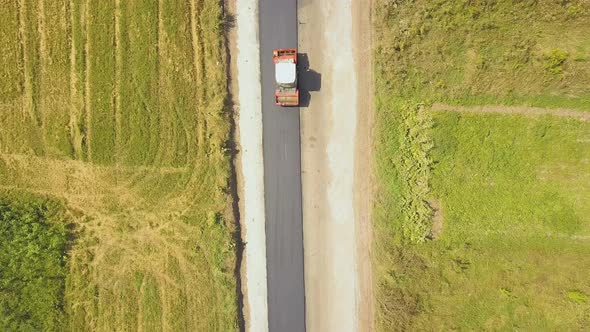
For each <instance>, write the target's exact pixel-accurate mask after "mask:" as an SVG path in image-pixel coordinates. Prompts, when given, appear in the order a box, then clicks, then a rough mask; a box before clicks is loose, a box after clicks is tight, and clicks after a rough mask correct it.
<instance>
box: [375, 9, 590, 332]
mask: <svg viewBox="0 0 590 332" xmlns="http://www.w3.org/2000/svg"><path fill="white" fill-rule="evenodd" d="M374 17H375V23H374V24H375V26H374V29H375V30H374V33H375V46H376V51H375V77H376V82H375V88H376V112H377V115H376V121H377V124H376V137H375V143H376V172H377V179H378V192H377V195H376V197H377V201H376V203H375V208H374V215H375V217H374V231H375V242H374V248H373V250H374V257H375V258H374V278H375V293H376V306H377V312H376V324H377V329H378V330H380V331H396V330H397V331H402V330H403V331H407V330H515V329H516V330H528V331H541V330H583V329H584V328H586V327H587V326H588V325H589V324H590V283H588V280H589V279H588V274H587V272H586V271H588V270H589V269H590V122H589V121H584V120H581V119H579V118H575V117H572V116H569V117H568V116H567V115H565V116H564V115H563V114H562V115H561V116H556V115H555V116H554V115H535V114H534V112H526V113H523V112H520V113H518V114H516V113H515V114H506V113H510V112H503V113H502V114H493V113H485V114H484V113H478V112H475V111H474V112H453V111H452V110H453V108H454V106H461V107H471V106H477V105H479V106H483V105H495V106H500V108H502V107H504V108H503V110H505V111H506V110H510V108H509V106H513V105H516V106H522V107H532V106H534V107H542V108H546V109H557V108H560V109H562V110H563V109H567V110H568V111H573V112H590V81H589V80H590V75H589V74H590V38H588V37H587V36H589V35H590V25H588V22H590V3H589V2H588V1H583V0H580V1H575V0H572V1H561V2H553V1H514V2H513V1H442V0H440V1H438V0H436V1H412V2H406V1H377V2H376V3H375V12H374ZM435 103H437V104H445V105H447V106H445V107H443V108H444V109H448V110H449V111H444V110H441V108H440V107H439V108H437V110H436V111H435V110H433V109H432V105H433V104H435ZM562 113H563V112H562ZM570 114H571V113H570Z"/></svg>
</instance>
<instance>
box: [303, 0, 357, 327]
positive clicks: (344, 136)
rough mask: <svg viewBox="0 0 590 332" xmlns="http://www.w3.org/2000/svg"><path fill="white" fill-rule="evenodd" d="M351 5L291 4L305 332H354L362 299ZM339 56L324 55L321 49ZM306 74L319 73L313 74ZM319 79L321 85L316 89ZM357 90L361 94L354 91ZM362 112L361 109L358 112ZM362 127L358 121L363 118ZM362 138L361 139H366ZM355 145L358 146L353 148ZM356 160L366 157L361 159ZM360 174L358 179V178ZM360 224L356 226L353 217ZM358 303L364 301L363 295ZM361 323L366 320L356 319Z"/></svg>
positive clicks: (351, 2) (354, 34)
mask: <svg viewBox="0 0 590 332" xmlns="http://www.w3.org/2000/svg"><path fill="white" fill-rule="evenodd" d="M359 5H360V3H359ZM356 6H357V4H356V3H355V1H354V0H347V1H340V0H339V1H336V0H332V1H324V2H321V3H320V2H316V1H302V2H299V3H298V7H299V8H298V19H299V22H300V25H299V50H300V52H302V53H304V54H306V55H307V58H308V59H309V68H310V70H311V71H312V72H311V74H309V73H307V72H304V73H302V75H303V77H302V80H301V84H302V85H303V86H302V89H303V90H305V89H307V88H309V89H312V91H317V90H318V89H321V91H320V93H315V92H312V93H311V99H310V103H309V107H307V108H302V111H301V144H302V146H301V150H302V162H301V167H302V189H303V225H304V248H305V252H304V255H305V296H306V320H307V322H306V327H307V330H308V331H310V332H313V331H322V332H323V331H359V330H360V329H361V328H364V327H365V326H367V325H368V324H367V323H365V322H361V318H360V317H359V314H360V313H361V312H363V314H364V315H367V313H365V312H364V310H361V309H360V308H359V306H360V305H365V303H364V301H363V300H362V299H361V297H360V296H361V294H360V293H361V292H362V290H361V288H360V287H363V285H362V284H361V283H360V282H359V277H360V273H359V272H360V271H359V267H360V266H359V262H358V259H359V258H361V257H364V255H359V253H360V251H361V250H363V249H361V248H359V247H358V245H359V244H361V245H362V244H365V243H361V242H360V241H358V240H359V234H357V232H358V231H360V228H361V227H360V225H359V222H362V223H365V222H366V221H367V219H366V217H367V214H366V213H362V212H361V211H360V210H359V207H362V206H363V205H364V202H361V201H359V200H358V198H359V194H360V191H359V192H357V190H358V188H357V186H359V181H364V176H365V175H366V174H359V170H360V169H361V168H359V164H358V162H357V158H359V155H357V151H358V149H359V148H361V146H364V145H365V144H366V143H368V141H366V140H363V141H358V137H357V134H359V131H360V132H361V133H362V134H364V133H365V131H366V124H363V128H362V129H361V128H360V127H357V123H358V121H359V117H360V116H364V115H366V112H359V107H360V106H361V105H363V106H366V103H367V102H368V100H363V101H362V104H361V103H360V102H361V101H360V100H359V93H362V92H363V91H364V89H363V90H359V80H358V79H359V76H361V74H364V73H360V72H357V68H359V67H357V63H361V62H363V61H364V59H363V58H362V55H363V53H361V52H360V50H355V47H357V46H358V43H357V42H358V41H360V39H359V40H357V42H355V39H356V38H360V35H357V33H358V32H355V30H356V29H357V28H358V27H357V26H356V24H358V22H359V21H357V19H358V18H357V17H356V15H358V12H357V13H356V14H354V13H353V12H354V11H355V9H356V10H358V7H356ZM331 49H332V50H336V49H337V50H338V52H326V50H331ZM313 71H315V72H317V73H318V74H320V75H318V74H315V75H314V74H313ZM320 79H321V82H320ZM359 91H360V92H359ZM365 111H366V110H365ZM363 121H364V119H363ZM365 138H366V137H365ZM357 144H359V145H357ZM362 157H365V156H364V155H362ZM360 175H362V176H363V178H362V179H361V178H357V176H360ZM359 217H360V218H362V219H360V220H359V219H358V218H359ZM363 297H364V296H363ZM363 320H365V319H363Z"/></svg>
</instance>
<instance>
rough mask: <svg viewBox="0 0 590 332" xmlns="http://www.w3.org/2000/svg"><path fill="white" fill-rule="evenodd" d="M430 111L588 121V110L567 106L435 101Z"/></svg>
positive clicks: (589, 115) (589, 119) (589, 117)
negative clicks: (549, 117)
mask: <svg viewBox="0 0 590 332" xmlns="http://www.w3.org/2000/svg"><path fill="white" fill-rule="evenodd" d="M431 110H432V111H447V112H458V113H496V114H522V115H525V116H531V117H535V116H541V115H552V116H557V117H564V118H575V119H577V120H580V121H590V112H586V111H579V110H574V109H567V108H541V107H527V106H499V105H484V106H471V107H468V106H452V105H446V104H441V103H435V104H433V105H432V107H431Z"/></svg>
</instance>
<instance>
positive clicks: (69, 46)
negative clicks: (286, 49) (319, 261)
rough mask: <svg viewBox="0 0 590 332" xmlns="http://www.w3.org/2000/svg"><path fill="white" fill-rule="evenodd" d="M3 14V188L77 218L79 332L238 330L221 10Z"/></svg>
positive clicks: (90, 6) (204, 4)
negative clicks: (55, 204)
mask: <svg viewBox="0 0 590 332" xmlns="http://www.w3.org/2000/svg"><path fill="white" fill-rule="evenodd" d="M0 8H1V10H0V25H1V29H0V64H1V66H0V128H1V130H0V190H2V191H14V190H20V191H25V192H28V193H32V194H36V195H40V196H46V197H52V198H54V199H56V200H58V201H61V202H63V204H64V205H65V206H66V208H67V210H68V213H69V214H70V215H71V218H72V220H74V224H75V234H76V237H75V240H74V242H73V245H72V248H71V249H70V250H69V262H68V265H67V266H68V271H69V272H68V275H67V278H66V286H65V308H64V317H66V318H65V320H64V322H65V323H64V325H65V326H64V329H69V330H72V331H83V330H93V331H114V330H124V331H129V330H167V331H172V330H174V331H182V330H184V331H214V330H216V331H228V330H232V329H235V328H236V326H237V305H236V303H237V301H236V282H235V280H234V275H233V271H234V265H235V244H234V242H233V232H234V224H233V216H232V212H231V209H230V207H229V203H228V202H229V201H231V197H230V194H229V193H228V189H227V188H228V178H229V174H230V160H229V154H228V153H227V151H226V147H225V145H226V142H227V141H228V135H229V130H230V128H229V123H230V122H229V120H228V114H227V113H226V112H225V101H226V74H225V65H226V64H225V48H224V43H223V21H222V20H223V12H222V7H221V3H220V2H219V1H218V0H187V1H172V0H160V1H149V0H108V1H103V0H56V1H54V0H51V1H49V0H18V1H17V0H1V1H0Z"/></svg>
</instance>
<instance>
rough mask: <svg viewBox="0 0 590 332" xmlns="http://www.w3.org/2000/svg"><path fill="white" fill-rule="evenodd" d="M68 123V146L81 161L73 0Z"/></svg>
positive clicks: (70, 4) (71, 0)
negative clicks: (69, 145) (70, 146)
mask: <svg viewBox="0 0 590 332" xmlns="http://www.w3.org/2000/svg"><path fill="white" fill-rule="evenodd" d="M69 6H70V22H69V23H70V35H71V36H72V37H71V38H70V114H69V115H70V122H69V124H68V126H69V130H70V144H71V145H72V149H73V152H74V158H75V159H80V160H81V159H82V157H83V152H82V139H83V138H82V132H81V130H80V117H81V108H82V107H83V104H82V103H83V100H82V99H81V96H80V91H78V84H79V81H80V78H79V77H78V74H77V72H78V66H77V64H76V58H77V55H78V53H77V51H76V48H77V47H78V45H76V38H74V37H73V36H74V35H75V29H76V28H77V27H76V26H75V24H74V22H76V20H75V15H76V12H75V8H76V6H74V0H70V2H69Z"/></svg>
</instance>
